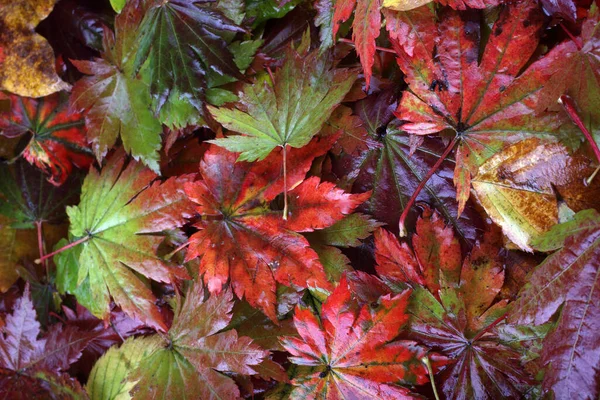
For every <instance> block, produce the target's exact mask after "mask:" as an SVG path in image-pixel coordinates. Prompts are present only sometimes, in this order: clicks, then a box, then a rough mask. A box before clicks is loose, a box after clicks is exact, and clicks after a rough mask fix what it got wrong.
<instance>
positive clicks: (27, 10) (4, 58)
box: [0, 0, 71, 97]
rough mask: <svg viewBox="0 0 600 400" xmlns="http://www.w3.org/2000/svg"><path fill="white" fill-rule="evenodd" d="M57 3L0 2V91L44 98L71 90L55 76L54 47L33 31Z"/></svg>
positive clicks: (35, 0)
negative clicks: (0, 28)
mask: <svg viewBox="0 0 600 400" xmlns="http://www.w3.org/2000/svg"><path fill="white" fill-rule="evenodd" d="M57 1H58V0H31V1H12V0H2V1H0V26H2V30H1V32H0V89H2V90H8V91H9V92H12V93H15V94H18V95H19V96H27V97H43V96H47V95H49V94H52V93H55V92H59V91H61V90H68V89H69V88H70V87H71V86H70V85H69V84H68V83H66V82H63V81H62V80H61V79H60V78H59V76H58V75H57V74H56V69H55V68H54V52H53V51H52V47H51V46H50V44H49V43H48V42H47V41H46V39H44V38H43V37H42V36H40V35H38V34H37V33H35V30H34V29H35V27H36V26H37V24H38V23H40V21H42V20H43V19H45V18H46V17H47V16H48V14H50V12H51V11H52V9H53V8H54V5H55V4H56V3H57Z"/></svg>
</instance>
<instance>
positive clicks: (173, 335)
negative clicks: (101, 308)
mask: <svg viewBox="0 0 600 400" xmlns="http://www.w3.org/2000/svg"><path fill="white" fill-rule="evenodd" d="M204 293H205V292H204V286H203V285H202V283H195V284H194V285H193V286H192V287H191V288H190V289H189V290H188V292H187V296H186V298H185V300H184V301H182V300H181V299H180V298H176V301H175V307H174V308H175V309H174V312H175V316H174V318H173V325H172V326H171V329H169V331H168V333H167V335H166V336H165V337H163V336H160V335H154V336H150V337H143V338H135V339H130V340H129V341H127V342H125V344H124V345H123V346H122V347H121V348H120V349H119V350H117V351H116V352H111V353H107V355H106V356H104V357H103V358H101V359H100V361H99V362H98V364H97V366H96V367H95V368H94V371H92V374H91V376H92V377H93V380H91V381H90V382H89V383H88V388H90V389H91V391H92V397H93V398H94V394H95V393H96V390H100V391H101V392H100V393H102V391H103V390H105V389H104V387H106V386H108V387H109V388H110V387H111V386H112V385H119V383H120V388H119V386H116V387H117V388H119V389H120V390H119V391H120V392H121V393H123V392H125V393H127V390H129V392H130V393H131V394H132V395H133V399H157V398H158V399H161V398H165V396H168V397H173V398H177V399H179V398H190V397H191V398H199V399H223V398H227V399H230V398H231V399H233V398H238V397H239V395H240V393H239V389H238V387H237V385H236V384H235V382H234V381H233V380H232V379H231V378H230V377H228V376H227V375H225V374H223V373H225V372H227V373H232V372H233V373H237V374H242V375H254V374H256V371H255V369H254V368H255V367H256V366H257V365H258V364H259V363H260V362H261V361H262V359H263V358H265V357H266V356H267V355H268V352H267V351H264V350H262V349H261V348H260V347H258V346H257V345H256V344H254V343H252V339H250V338H248V337H245V336H241V337H238V335H237V332H236V331H235V330H227V331H221V330H222V329H223V328H225V327H226V326H227V325H228V324H229V322H230V321H231V310H232V308H233V303H234V300H233V294H232V293H231V291H230V290H226V291H224V292H222V293H221V294H219V295H214V294H213V295H211V296H210V297H209V298H208V299H207V300H204ZM220 331H221V332H220ZM124 361H125V362H127V364H126V365H124V366H121V367H119V364H118V363H119V362H121V363H122V362H124ZM124 367H125V368H124ZM102 370H105V371H106V370H109V371H113V375H112V378H113V379H112V380H111V381H110V382H111V383H112V385H107V383H108V382H107V381H106V380H105V378H104V375H100V374H99V371H102ZM112 387H113V388H114V387H115V386H112Z"/></svg>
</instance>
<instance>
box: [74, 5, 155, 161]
mask: <svg viewBox="0 0 600 400" xmlns="http://www.w3.org/2000/svg"><path fill="white" fill-rule="evenodd" d="M140 19H141V13H140V11H139V9H138V8H136V7H135V1H134V2H130V3H129V5H128V6H127V7H126V8H125V9H124V10H123V11H122V13H121V14H120V15H119V16H117V18H116V19H115V34H113V33H112V32H110V31H109V30H105V32H104V41H103V42H104V53H103V54H102V57H103V58H96V59H94V60H92V61H76V60H73V64H74V65H75V66H76V67H77V68H78V69H79V71H81V72H82V73H84V74H86V75H90V76H87V77H84V78H82V79H80V80H79V81H77V83H76V84H75V86H74V87H73V92H72V94H71V104H72V107H73V108H75V109H77V110H81V111H83V110H87V115H86V120H85V123H86V126H87V128H88V141H89V142H91V144H92V148H93V150H94V153H95V154H96V157H97V158H98V160H102V158H103V157H104V156H105V155H106V153H107V152H108V150H109V149H110V148H112V147H113V146H114V145H115V143H116V141H117V138H118V137H119V136H120V137H121V140H122V141H123V147H125V150H127V152H128V153H131V155H133V156H134V158H135V159H136V160H139V159H141V160H142V161H143V162H144V164H146V165H147V166H149V167H150V168H152V169H153V170H155V171H158V170H159V166H158V159H159V155H158V150H159V149H160V146H161V137H160V135H161V133H162V126H161V124H160V122H159V121H157V119H156V118H155V117H154V115H153V114H152V111H151V110H150V108H151V105H152V99H151V98H150V94H149V92H148V84H147V83H146V80H147V76H146V74H145V73H144V72H143V73H142V74H141V79H138V78H135V77H133V75H134V67H133V61H134V60H133V55H134V51H135V45H134V44H135V43H134V42H135V37H134V33H135V27H136V26H137V24H138V23H139V20H140Z"/></svg>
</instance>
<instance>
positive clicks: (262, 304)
mask: <svg viewBox="0 0 600 400" xmlns="http://www.w3.org/2000/svg"><path fill="white" fill-rule="evenodd" d="M330 146H331V140H330V141H329V143H327V142H326V141H325V140H321V141H316V140H315V141H313V142H311V144H309V145H308V146H305V147H303V148H301V149H292V150H290V154H289V157H288V159H287V162H288V163H289V165H290V170H289V172H288V175H287V180H288V184H289V185H290V187H294V186H296V185H298V184H299V186H297V187H296V188H295V189H292V190H291V191H290V192H288V195H289V197H290V198H291V199H292V200H291V204H290V218H289V219H288V220H287V221H284V220H283V219H282V218H281V211H278V210H273V209H271V208H270V207H269V203H270V202H271V201H272V200H273V199H275V197H276V196H277V195H279V194H280V193H281V192H282V191H283V174H282V160H281V155H280V154H278V152H279V151H275V152H273V154H271V155H270V156H268V157H267V158H266V159H265V160H263V161H261V162H258V163H254V164H249V163H246V162H237V163H236V162H235V161H236V158H237V155H236V154H235V153H231V152H228V151H227V150H225V149H220V148H218V147H216V146H213V147H212V148H211V149H210V150H209V151H207V152H206V154H205V156H204V160H203V161H202V162H201V163H200V175H201V177H202V179H201V180H199V181H196V182H193V183H188V184H186V186H185V190H186V193H187V195H188V196H189V198H190V199H191V200H192V201H194V202H195V203H196V204H197V212H198V213H199V214H200V215H201V217H202V220H201V221H199V222H197V223H196V224H195V225H194V226H195V227H196V228H197V229H199V232H197V233H195V234H193V235H192V236H191V238H190V246H189V250H188V253H187V255H186V260H192V259H194V258H196V257H198V256H202V258H201V260H200V272H201V273H203V274H204V280H205V282H206V283H207V286H208V289H209V290H210V292H211V293H219V292H220V291H221V290H222V288H223V286H224V285H225V284H226V283H227V282H228V281H229V280H231V285H232V287H233V291H234V293H235V294H236V295H237V296H238V297H239V298H243V297H245V299H246V300H247V301H248V302H249V303H250V304H251V305H252V306H253V307H258V308H259V309H261V310H262V311H263V312H264V313H265V314H266V315H267V316H268V317H269V318H271V319H272V320H276V318H277V317H276V314H275V303H276V297H275V290H276V283H280V284H283V285H286V286H290V287H294V288H306V287H308V286H310V287H313V286H314V287H320V288H325V289H328V288H329V287H330V284H329V282H328V281H327V279H326V277H325V274H324V272H323V266H322V265H321V263H320V262H319V260H318V256H317V254H316V253H315V252H314V250H312V249H311V248H310V247H309V243H308V241H307V240H306V239H305V238H304V237H303V236H302V235H300V234H298V233H296V232H310V231H312V230H314V229H322V228H325V227H328V226H330V225H332V224H333V223H335V222H337V221H338V220H340V219H342V218H343V216H344V215H346V214H349V213H350V212H352V210H353V209H354V208H355V207H357V206H358V205H359V204H360V203H361V202H363V201H364V200H365V198H366V197H367V196H368V194H367V195H365V194H363V195H350V194H346V193H344V192H343V191H341V190H339V189H336V188H334V187H333V185H331V184H329V183H320V184H319V179H317V178H310V179H308V180H306V181H304V182H303V183H301V182H302V181H303V179H304V176H305V174H306V172H307V171H308V168H309V167H310V164H311V162H312V160H313V159H314V158H315V157H317V156H319V155H321V154H323V153H324V152H325V151H327V149H328V148H329V147H330ZM280 151H281V150H280ZM309 188H313V189H314V190H316V191H315V192H314V194H313V193H311V191H310V190H308V189H309ZM323 189H325V191H326V193H323ZM327 192H329V193H327ZM330 193H331V194H330ZM327 196H330V197H327Z"/></svg>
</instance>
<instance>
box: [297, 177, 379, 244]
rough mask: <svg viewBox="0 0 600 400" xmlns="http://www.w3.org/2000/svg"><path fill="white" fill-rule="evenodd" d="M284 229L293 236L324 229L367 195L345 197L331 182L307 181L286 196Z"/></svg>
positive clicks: (351, 209)
mask: <svg viewBox="0 0 600 400" xmlns="http://www.w3.org/2000/svg"><path fill="white" fill-rule="evenodd" d="M288 195H289V198H290V201H289V210H290V213H289V215H288V221H287V224H286V228H287V229H291V230H293V231H296V232H313V231H314V230H315V229H324V228H327V227H329V226H331V225H333V224H334V223H336V222H337V221H340V220H341V219H342V218H344V216H346V215H348V214H350V213H352V211H354V209H355V208H356V207H358V206H359V205H361V204H362V203H364V202H365V201H366V200H368V198H369V197H370V196H371V192H366V193H361V194H349V193H346V192H344V191H343V190H341V189H338V188H336V186H335V185H334V184H333V183H331V182H320V179H319V178H318V177H316V176H313V177H310V178H308V179H307V180H305V181H304V182H302V183H301V184H300V185H298V186H297V187H296V188H294V189H293V190H292V191H291V192H289V194H288Z"/></svg>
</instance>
